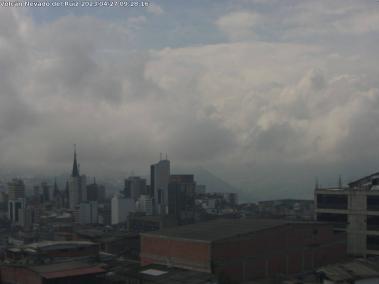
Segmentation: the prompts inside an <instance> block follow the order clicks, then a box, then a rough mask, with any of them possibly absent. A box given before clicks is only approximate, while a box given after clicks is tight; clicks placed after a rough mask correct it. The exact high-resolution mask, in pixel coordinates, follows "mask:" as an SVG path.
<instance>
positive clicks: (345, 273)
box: [318, 259, 379, 281]
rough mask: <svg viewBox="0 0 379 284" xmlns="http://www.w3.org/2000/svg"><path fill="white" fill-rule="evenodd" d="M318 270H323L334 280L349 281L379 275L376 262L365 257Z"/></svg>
mask: <svg viewBox="0 0 379 284" xmlns="http://www.w3.org/2000/svg"><path fill="white" fill-rule="evenodd" d="M318 272H323V273H324V274H325V276H326V277H327V278H328V279H330V280H332V281H348V280H356V279H369V278H374V277H379V267H375V263H372V262H370V261H369V260H364V259H362V260H361V259H357V260H354V261H350V262H346V263H338V264H334V265H328V266H325V267H322V268H320V269H319V270H318Z"/></svg>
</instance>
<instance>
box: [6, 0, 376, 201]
mask: <svg viewBox="0 0 379 284" xmlns="http://www.w3.org/2000/svg"><path fill="white" fill-rule="evenodd" d="M378 51H379V2H378V1H375V0H367V1H363V0H361V1H357V0H352V1H349V0H340V1H338V0H333V1H330V0H327V1H326V0H325V1H313V0H312V1H304V0H299V1H295V0H273V1H268V0H233V1H223V0H217V1H216V0H214V1H207V0H194V1H177V0H166V1H155V0H154V1H150V5H149V7H148V8H146V7H138V8H132V7H129V8H126V7H118V8H114V7H113V8H111V7H108V8H105V7H104V8H87V9H81V8H67V7H66V8H5V7H0V170H1V171H8V170H17V171H20V172H23V173H41V172H43V173H44V174H53V175H55V174H58V173H62V172H67V171H68V170H69V168H70V165H71V161H72V150H73V144H74V143H76V144H77V145H78V151H79V159H80V163H81V165H82V166H81V168H82V171H85V172H86V173H87V174H89V175H94V174H112V173H120V172H129V171H134V172H135V173H136V174H147V173H148V171H149V168H148V167H149V165H150V164H151V163H153V162H156V161H157V159H158V158H159V152H168V155H169V158H170V159H171V160H172V162H173V165H174V166H175V165H176V166H177V167H180V168H192V167H202V168H205V169H207V170H209V171H211V172H213V173H214V174H216V175H217V176H219V177H221V178H222V179H224V180H225V181H227V182H229V183H230V184H232V185H233V186H235V187H236V188H239V189H241V190H243V191H244V192H245V193H246V194H247V195H249V194H251V195H252V196H259V197H260V198H265V197H267V198H271V197H285V196H287V197H312V192H313V186H314V179H315V176H319V179H320V183H321V184H324V185H329V184H330V185H331V184H334V183H337V180H338V175H339V174H341V175H342V176H343V178H344V180H345V181H346V182H347V181H350V180H351V179H354V178H357V177H360V176H362V175H366V174H370V173H371V172H373V171H378V170H379V143H378V142H379V80H378V78H379V64H378V62H379V60H378Z"/></svg>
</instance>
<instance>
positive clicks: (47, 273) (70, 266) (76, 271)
mask: <svg viewBox="0 0 379 284" xmlns="http://www.w3.org/2000/svg"><path fill="white" fill-rule="evenodd" d="M30 269H31V270H32V271H35V272H37V273H38V274H39V275H41V276H42V277H43V278H46V279H56V278H66V277H73V276H84V275H93V274H99V273H105V272H106V271H105V270H104V269H103V268H101V267H99V266H96V265H90V264H87V263H83V262H63V263H55V264H46V265H39V266H31V267H30Z"/></svg>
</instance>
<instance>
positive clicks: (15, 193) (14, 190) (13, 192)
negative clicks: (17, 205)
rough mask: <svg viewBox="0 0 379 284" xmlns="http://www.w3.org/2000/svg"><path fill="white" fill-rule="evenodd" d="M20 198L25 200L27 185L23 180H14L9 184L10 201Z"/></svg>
mask: <svg viewBox="0 0 379 284" xmlns="http://www.w3.org/2000/svg"><path fill="white" fill-rule="evenodd" d="M18 198H25V184H24V182H23V180H21V179H12V181H11V182H9V183H8V199H9V200H16V199H18Z"/></svg>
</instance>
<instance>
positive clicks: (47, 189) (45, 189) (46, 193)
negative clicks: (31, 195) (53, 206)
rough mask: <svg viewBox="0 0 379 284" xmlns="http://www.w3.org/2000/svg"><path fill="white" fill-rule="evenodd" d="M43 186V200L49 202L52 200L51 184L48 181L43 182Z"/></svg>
mask: <svg viewBox="0 0 379 284" xmlns="http://www.w3.org/2000/svg"><path fill="white" fill-rule="evenodd" d="M41 188H42V199H43V202H49V201H50V200H51V194H50V186H49V185H48V184H47V183H46V182H43V183H41Z"/></svg>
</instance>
